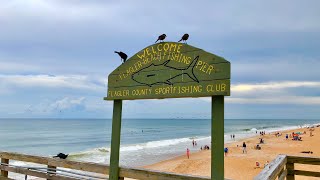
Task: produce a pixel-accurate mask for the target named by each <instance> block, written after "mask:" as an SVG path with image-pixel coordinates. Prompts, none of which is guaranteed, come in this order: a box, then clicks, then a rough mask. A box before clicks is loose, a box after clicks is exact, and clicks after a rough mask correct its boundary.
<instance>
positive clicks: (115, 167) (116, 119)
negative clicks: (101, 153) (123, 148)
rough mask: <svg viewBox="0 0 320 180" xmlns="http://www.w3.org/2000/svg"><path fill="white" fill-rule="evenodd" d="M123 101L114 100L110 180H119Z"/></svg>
mask: <svg viewBox="0 0 320 180" xmlns="http://www.w3.org/2000/svg"><path fill="white" fill-rule="evenodd" d="M121 114H122V100H114V104H113V117H112V135H111V155H110V174H109V179H110V180H118V179H119V155H120V153H119V152H120V134H121Z"/></svg>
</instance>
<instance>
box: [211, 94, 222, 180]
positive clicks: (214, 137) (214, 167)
mask: <svg viewBox="0 0 320 180" xmlns="http://www.w3.org/2000/svg"><path fill="white" fill-rule="evenodd" d="M211 101H212V106H211V108H212V109H211V113H212V114H211V179H221V180H222V179H224V96H212V99H211Z"/></svg>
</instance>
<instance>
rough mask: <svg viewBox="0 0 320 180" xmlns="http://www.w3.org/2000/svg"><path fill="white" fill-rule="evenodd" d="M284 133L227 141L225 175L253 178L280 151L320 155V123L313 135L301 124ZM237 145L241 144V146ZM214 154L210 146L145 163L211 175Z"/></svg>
mask: <svg viewBox="0 0 320 180" xmlns="http://www.w3.org/2000/svg"><path fill="white" fill-rule="evenodd" d="M304 131H305V132H306V134H302V135H300V137H301V138H302V141H293V140H291V139H292V138H290V137H289V139H288V140H286V137H285V136H286V134H291V133H292V132H301V133H303V132H304ZM280 133H282V135H281V136H278V137H277V136H275V133H270V134H269V133H267V134H266V135H264V136H260V135H259V133H258V135H257V136H255V137H252V138H248V139H242V140H235V142H231V143H227V144H225V147H228V148H229V153H228V155H227V157H225V158H224V159H225V178H228V179H253V178H254V177H255V176H256V175H257V174H259V172H260V171H261V170H262V169H263V164H264V163H266V161H269V162H271V161H272V160H273V159H274V158H275V157H276V156H277V155H279V154H288V155H295V156H312V157H320V145H319V142H320V127H316V128H314V131H313V132H312V135H313V136H310V129H309V128H300V129H295V130H289V131H282V132H280ZM261 137H262V138H263V140H264V143H263V144H260V146H261V150H255V149H254V146H256V145H257V144H258V143H259V138H261ZM242 142H246V144H247V154H243V152H242V148H241V147H240V146H242ZM237 145H238V146H239V147H237ZM199 148H200V147H199ZM301 151H312V152H313V154H306V153H301ZM210 161H211V154H210V151H208V150H202V151H200V150H199V152H195V153H191V156H190V159H187V157H186V155H181V156H179V157H175V158H173V159H169V160H165V161H162V162H159V163H156V164H152V165H148V166H145V167H144V168H148V169H154V170H161V171H166V172H174V173H182V174H193V175H201V176H210V166H211V165H210ZM256 161H258V162H260V164H261V166H262V167H261V168H255V164H256ZM295 167H296V169H300V170H309V171H318V172H320V166H312V165H296V166H295ZM296 179H318V178H312V177H306V176H296Z"/></svg>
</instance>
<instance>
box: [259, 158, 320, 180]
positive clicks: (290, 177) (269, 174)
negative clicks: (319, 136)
mask: <svg viewBox="0 0 320 180" xmlns="http://www.w3.org/2000/svg"><path fill="white" fill-rule="evenodd" d="M295 164H310V165H320V158H315V157H301V156H287V155H279V156H277V158H276V159H274V160H273V161H272V162H271V163H270V164H269V165H268V166H266V167H265V168H264V169H263V170H262V171H261V172H260V174H259V175H258V176H256V177H255V180H274V179H276V178H278V179H279V180H283V179H285V178H286V179H287V180H294V179H295V175H301V176H312V177H320V172H312V171H303V170H295V169H294V165H295Z"/></svg>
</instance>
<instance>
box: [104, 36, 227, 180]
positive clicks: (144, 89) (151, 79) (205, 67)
mask: <svg viewBox="0 0 320 180" xmlns="http://www.w3.org/2000/svg"><path fill="white" fill-rule="evenodd" d="M206 96H211V97H212V101H211V108H212V110H211V111H212V113H211V128H212V131H211V147H215V148H211V179H224V152H223V147H224V96H230V62H228V61H226V60H225V59H223V58H222V57H219V56H217V55H214V54H211V53H208V52H206V51H204V50H202V49H199V48H196V47H193V46H190V45H187V44H182V43H175V42H162V43H158V44H154V45H151V46H149V47H146V48H144V49H143V50H141V51H140V52H138V53H137V54H135V55H134V56H132V57H131V58H130V59H128V60H127V61H126V62H125V63H123V64H122V65H121V66H119V67H118V68H117V69H115V70H114V71H113V72H112V73H111V74H110V75H109V77H108V96H107V97H105V98H104V99H105V100H114V105H113V117H112V136H111V154H110V175H109V179H110V180H119V155H120V135H121V119H122V100H134V99H163V98H181V97H206Z"/></svg>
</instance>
